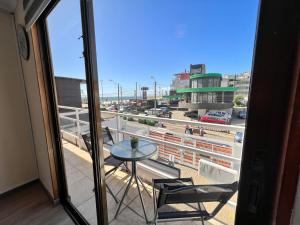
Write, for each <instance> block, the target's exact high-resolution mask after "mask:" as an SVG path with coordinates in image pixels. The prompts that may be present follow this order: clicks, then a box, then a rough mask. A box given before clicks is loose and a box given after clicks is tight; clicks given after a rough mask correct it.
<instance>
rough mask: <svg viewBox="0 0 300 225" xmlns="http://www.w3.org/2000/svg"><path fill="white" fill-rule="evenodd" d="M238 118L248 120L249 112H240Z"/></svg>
mask: <svg viewBox="0 0 300 225" xmlns="http://www.w3.org/2000/svg"><path fill="white" fill-rule="evenodd" d="M238 117H239V118H241V119H246V118H247V112H246V111H240V112H239V114H238Z"/></svg>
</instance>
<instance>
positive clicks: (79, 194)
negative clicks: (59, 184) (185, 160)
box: [63, 140, 235, 225]
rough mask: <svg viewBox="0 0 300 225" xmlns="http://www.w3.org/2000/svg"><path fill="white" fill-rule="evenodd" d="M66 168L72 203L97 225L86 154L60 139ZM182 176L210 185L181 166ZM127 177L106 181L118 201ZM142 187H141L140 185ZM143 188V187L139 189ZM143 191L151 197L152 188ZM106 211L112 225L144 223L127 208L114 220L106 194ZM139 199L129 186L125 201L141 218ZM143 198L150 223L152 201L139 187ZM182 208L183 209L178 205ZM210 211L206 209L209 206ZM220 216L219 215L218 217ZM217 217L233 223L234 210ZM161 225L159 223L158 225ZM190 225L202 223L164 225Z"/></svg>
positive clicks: (116, 176) (112, 206)
mask: <svg viewBox="0 0 300 225" xmlns="http://www.w3.org/2000/svg"><path fill="white" fill-rule="evenodd" d="M63 147H64V158H65V169H66V176H67V182H68V190H69V195H70V198H71V202H72V203H73V204H74V205H75V206H76V207H77V209H78V210H79V211H80V212H81V213H82V214H83V215H84V217H85V218H86V219H87V220H88V221H89V222H90V224H96V206H95V198H94V192H93V188H94V185H93V172H92V171H93V170H92V161H91V158H90V155H89V153H88V152H86V151H84V150H81V149H79V148H78V147H77V146H75V145H73V144H71V143H69V142H67V141H65V140H63ZM181 171H182V177H191V176H192V177H193V178H194V181H195V183H196V184H197V183H199V184H201V183H202V184H203V183H209V181H207V180H204V179H201V177H200V176H199V175H198V174H197V171H195V170H193V169H190V168H187V167H182V168H181ZM128 178H129V175H128V174H127V173H126V172H123V171H121V170H117V172H116V173H114V174H113V175H112V176H110V177H109V178H107V180H106V181H107V183H108V185H109V187H110V188H111V189H112V191H113V192H114V193H115V194H116V193H117V198H118V199H121V197H122V194H123V193H124V189H125V188H123V189H122V190H121V191H120V189H121V188H122V187H124V186H125V185H126V184H127V181H128ZM140 187H141V186H140ZM141 188H142V187H141ZM146 188H147V189H148V191H149V192H150V193H151V195H152V188H151V186H150V185H147V184H146ZM106 196H107V208H108V219H109V223H110V224H111V225H127V224H128V225H142V224H146V222H145V220H144V219H143V218H142V217H141V216H139V215H137V214H136V213H134V212H133V211H132V210H130V209H129V208H124V207H122V208H121V210H120V214H119V216H118V218H117V219H114V215H115V212H116V210H117V204H116V203H115V201H114V200H113V198H112V197H111V195H110V194H109V193H108V192H107V195H106ZM137 196H138V192H137V188H136V185H135V184H134V185H132V187H131V188H130V190H129V193H128V195H127V197H126V198H125V200H124V202H125V203H126V204H129V205H130V207H131V208H132V209H134V210H135V211H137V212H138V213H139V214H140V215H143V212H142V207H141V202H140V199H139V197H137ZM142 196H143V199H144V203H145V208H146V213H147V217H148V219H149V220H152V219H153V199H152V197H150V196H149V195H148V194H147V193H146V191H145V190H143V188H142ZM179 207H180V208H181V209H182V207H186V206H179ZM208 208H209V207H208ZM219 214H220V215H219ZM219 214H218V216H219V218H218V219H219V220H221V221H226V224H233V221H234V215H235V210H234V209H232V208H231V207H224V209H222V211H221V212H220V213H219ZM161 224H162V223H161ZM171 224H172V225H173V224H174V225H179V224H185V225H193V224H201V222H172V223H165V224H164V225H171ZM206 224H220V223H218V222H216V221H212V220H211V221H210V223H206Z"/></svg>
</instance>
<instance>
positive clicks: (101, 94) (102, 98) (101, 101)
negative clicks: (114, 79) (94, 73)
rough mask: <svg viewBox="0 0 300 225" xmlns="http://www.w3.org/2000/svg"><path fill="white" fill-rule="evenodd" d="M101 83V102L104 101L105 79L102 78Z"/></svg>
mask: <svg viewBox="0 0 300 225" xmlns="http://www.w3.org/2000/svg"><path fill="white" fill-rule="evenodd" d="M100 83H101V102H103V80H100Z"/></svg>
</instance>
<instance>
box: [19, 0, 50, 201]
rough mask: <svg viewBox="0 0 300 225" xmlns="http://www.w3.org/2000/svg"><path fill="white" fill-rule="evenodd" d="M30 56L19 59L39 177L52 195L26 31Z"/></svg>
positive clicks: (20, 17) (40, 111) (31, 51)
mask: <svg viewBox="0 0 300 225" xmlns="http://www.w3.org/2000/svg"><path fill="white" fill-rule="evenodd" d="M15 23H16V25H18V24H21V25H24V11H23V6H22V1H20V0H19V1H17V6H16V10H15ZM28 36H29V45H30V57H29V60H23V59H21V66H22V70H23V77H24V81H25V88H26V93H27V98H28V106H29V113H30V118H31V126H32V130H33V140H34V145H35V152H36V158H37V166H38V172H39V179H40V181H41V183H42V184H43V186H44V187H45V188H46V189H47V191H48V192H49V194H50V195H51V196H52V197H53V187H52V177H51V172H50V164H49V154H48V146H47V141H46V134H45V127H44V121H43V114H42V105H41V99H40V92H39V85H38V80H37V70H36V65H35V58H34V54H33V44H32V38H31V32H28Z"/></svg>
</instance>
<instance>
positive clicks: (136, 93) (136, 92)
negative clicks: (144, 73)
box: [135, 82, 138, 110]
mask: <svg viewBox="0 0 300 225" xmlns="http://www.w3.org/2000/svg"><path fill="white" fill-rule="evenodd" d="M137 95H138V89H137V82H135V105H136V110H137V107H138V105H137Z"/></svg>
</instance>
